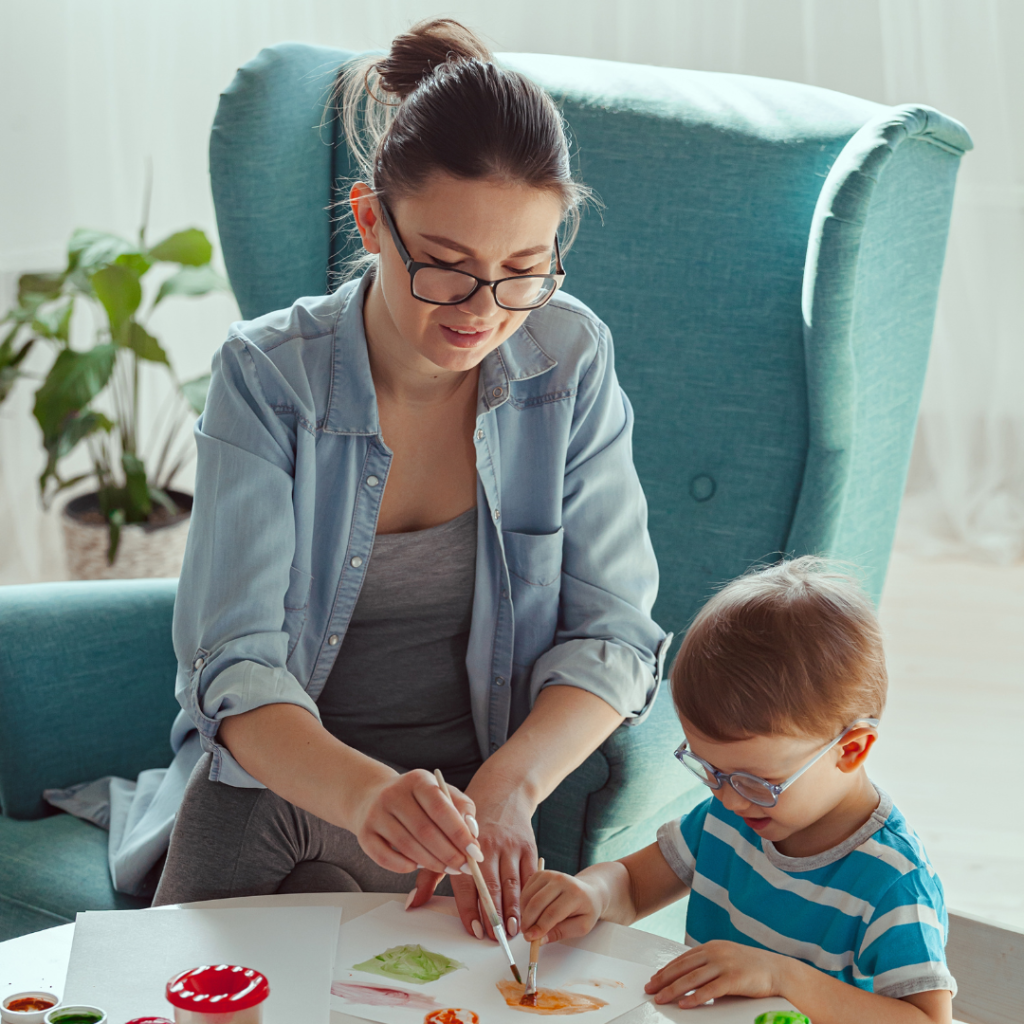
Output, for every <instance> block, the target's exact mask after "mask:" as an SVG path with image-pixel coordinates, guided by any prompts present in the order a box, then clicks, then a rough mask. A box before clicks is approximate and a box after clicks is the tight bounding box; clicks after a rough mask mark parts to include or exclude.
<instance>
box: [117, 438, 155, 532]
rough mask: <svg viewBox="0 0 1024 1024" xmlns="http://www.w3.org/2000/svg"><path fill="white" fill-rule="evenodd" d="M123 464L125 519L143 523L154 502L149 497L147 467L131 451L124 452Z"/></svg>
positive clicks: (130, 521)
mask: <svg viewBox="0 0 1024 1024" xmlns="http://www.w3.org/2000/svg"><path fill="white" fill-rule="evenodd" d="M121 465H122V466H123V467H124V475H125V488H124V496H125V501H124V504H123V505H122V507H123V508H124V514H125V520H126V521H127V522H129V523H143V522H145V521H146V520H147V519H148V518H149V513H150V510H151V509H152V507H153V503H152V501H151V500H150V497H149V484H148V483H147V482H146V467H145V466H144V465H143V464H142V459H140V458H139V457H138V456H137V455H132V453H131V452H124V453H123V454H122V456H121Z"/></svg>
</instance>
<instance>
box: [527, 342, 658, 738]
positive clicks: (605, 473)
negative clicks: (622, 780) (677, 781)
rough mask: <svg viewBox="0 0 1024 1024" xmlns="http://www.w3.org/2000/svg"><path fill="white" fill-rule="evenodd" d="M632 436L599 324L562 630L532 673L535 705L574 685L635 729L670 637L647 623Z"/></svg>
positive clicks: (643, 528) (575, 461)
mask: <svg viewBox="0 0 1024 1024" xmlns="http://www.w3.org/2000/svg"><path fill="white" fill-rule="evenodd" d="M632 432H633V410H632V407H631V406H630V404H629V400H628V399H627V397H626V395H625V393H624V392H623V391H622V389H621V388H620V387H619V383H618V379H617V377H616V375H615V368H614V358H613V350H612V344H611V336H610V334H609V332H608V329H607V328H606V327H605V326H604V325H603V324H602V325H601V326H600V330H599V335H598V343H597V353H596V356H595V357H594V359H593V361H592V363H591V364H590V366H589V368H588V369H587V371H586V373H585V375H584V376H583V378H582V380H581V382H580V386H579V389H578V392H577V397H576V403H575V408H574V414H573V423H572V428H571V434H570V440H569V448H568V452H567V456H566V468H565V480H564V490H563V499H562V527H563V531H564V538H563V547H562V576H561V593H560V599H559V613H558V619H559V621H558V629H557V631H556V634H555V644H554V646H553V647H551V648H550V649H549V650H548V651H546V652H545V653H544V654H542V655H541V656H540V657H539V658H538V659H537V661H536V663H535V665H534V668H533V672H532V675H531V703H532V701H533V700H535V699H536V695H537V694H538V693H539V692H540V690H541V689H543V688H544V687H546V686H556V685H568V686H576V687H580V688H581V689H584V690H587V691H589V692H590V693H593V694H595V695H596V696H598V697H601V698H602V699H603V700H604V701H606V702H607V703H608V704H610V705H611V706H612V707H613V708H615V709H616V711H618V712H619V713H620V714H621V715H623V716H624V718H625V719H626V723H627V724H632V725H635V724H637V723H638V722H640V721H642V720H643V718H644V717H645V716H646V715H647V713H648V712H649V711H650V708H651V706H652V704H653V701H654V698H655V696H656V694H657V690H658V686H659V684H660V681H661V674H662V671H663V668H664V658H665V653H666V651H667V648H668V641H669V640H670V638H668V637H666V634H665V632H664V631H663V630H662V629H661V628H660V627H659V626H658V625H657V624H656V623H655V622H654V620H653V619H652V618H651V609H652V607H653V605H654V600H655V598H656V597H657V594H658V565H657V561H656V560H655V557H654V549H653V547H652V545H651V541H650V537H649V535H648V532H647V502H646V500H645V498H644V494H643V490H642V489H641V486H640V480H639V478H638V477H637V473H636V469H635V467H634V465H633V447H632Z"/></svg>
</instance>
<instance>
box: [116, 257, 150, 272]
mask: <svg viewBox="0 0 1024 1024" xmlns="http://www.w3.org/2000/svg"><path fill="white" fill-rule="evenodd" d="M114 264H115V265H116V266H118V267H127V269H128V270H130V271H131V272H132V273H133V274H134V275H135V276H136V277H142V275H143V274H145V273H146V271H147V270H149V268H150V267H151V266H153V261H152V260H150V259H149V258H148V257H146V256H144V255H143V254H142V253H141V252H123V253H121V255H120V256H118V257H117V259H116V260H114Z"/></svg>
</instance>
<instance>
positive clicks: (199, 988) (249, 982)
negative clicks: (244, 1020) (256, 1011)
mask: <svg viewBox="0 0 1024 1024" xmlns="http://www.w3.org/2000/svg"><path fill="white" fill-rule="evenodd" d="M269 995H270V985H269V984H267V979H266V978H264V977H263V975H262V974H260V972H259V971H254V970H253V969H252V968H251V967H236V966H234V965H232V964H217V965H216V966H209V965H208V966H206V967H193V968H192V969H191V970H189V971H182V972H181V974H176V975H175V976H174V977H173V978H171V980H170V981H169V982H167V1001H168V1002H169V1003H170V1004H171V1005H172V1006H177V1007H178V1008H179V1009H182V1010H191V1011H192V1012H193V1013H230V1012H232V1011H233V1010H247V1009H248V1008H249V1007H250V1006H258V1005H259V1004H260V1003H262V1002H263V1000H264V999H266V998H267V996H269Z"/></svg>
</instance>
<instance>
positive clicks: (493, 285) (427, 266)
mask: <svg viewBox="0 0 1024 1024" xmlns="http://www.w3.org/2000/svg"><path fill="white" fill-rule="evenodd" d="M377 202H379V203H380V212H381V216H382V217H383V218H384V223H385V224H386V225H387V226H388V231H390V232H391V238H392V240H393V241H394V243H395V248H396V249H397V250H398V255H399V256H400V257H401V259H402V262H403V263H404V264H405V269H406V270H407V271H408V272H409V294H410V295H412V297H413V298H414V299H417V300H418V301H419V302H425V303H426V304H427V305H428V306H458V305H461V304H462V303H463V302H469V300H470V299H471V298H473V296H474V295H476V293H477V292H478V291H480V289H481V288H490V289H491V298H493V299H494V304H495V305H496V306H498V307H499V308H500V309H507V310H509V311H511V312H514V313H524V312H527V311H528V310H532V309H540V308H541V307H542V306H545V305H547V303H548V302H550V301H551V299H552V298H553V297H554V295H555V292H557V291H558V289H559V288H561V287H562V283H563V282H564V281H565V270H564V268H563V267H562V254H561V252H560V250H559V248H558V235H555V273H553V274H515V275H513V276H511V277H501V278H498V280H497V281H485V280H484V279H483V278H482V277H477V276H476V274H471V273H469V271H467V270H456V269H455V268H454V267H440V266H438V265H437V264H436V263H418V262H417V261H416V260H414V259H413V258H412V257H411V256H410V255H409V250H408V249H406V247H405V243H404V242H403V241H402V236H401V235H400V234H399V233H398V229H397V228H396V227H395V222H394V218H393V217H392V216H391V211H390V210H389V209H388V208H387V206H386V205H385V203H384V200H383V199H378V200H377ZM418 270H444V271H447V272H448V273H449V274H462V276H463V277H469V278H472V279H473V280H474V281H476V287H475V288H474V289H473V290H472V291H471V292H470V293H469V294H468V295H464V296H463V297H462V298H461V299H455V300H454V301H452V302H435V301H434V300H433V299H425V298H423V296H422V295H417V294H416V288H415V285H414V280H415V277H416V272H417V271H418ZM536 278H544V279H545V280H548V281H554V282H555V287H554V288H552V289H551V291H550V292H548V294H547V295H545V296H544V301H543V302H540V303H538V304H537V305H536V306H507V305H505V303H504V302H501V301H500V300H499V299H498V285H499V284H502V283H504V282H505V281H529V280H531V279H536Z"/></svg>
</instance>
